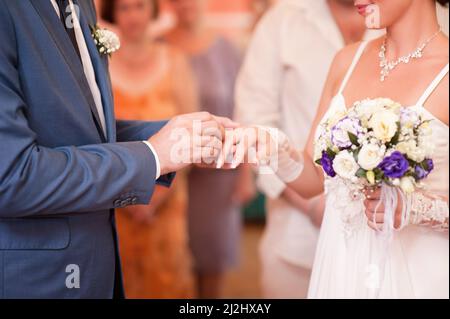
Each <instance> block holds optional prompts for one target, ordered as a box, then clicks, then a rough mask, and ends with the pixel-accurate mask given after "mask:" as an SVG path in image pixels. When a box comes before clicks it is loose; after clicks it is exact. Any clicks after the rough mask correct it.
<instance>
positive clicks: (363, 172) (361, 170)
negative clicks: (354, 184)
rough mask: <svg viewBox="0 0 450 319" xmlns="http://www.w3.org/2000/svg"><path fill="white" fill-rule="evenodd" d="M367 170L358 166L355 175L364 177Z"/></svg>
mask: <svg viewBox="0 0 450 319" xmlns="http://www.w3.org/2000/svg"><path fill="white" fill-rule="evenodd" d="M366 174H367V171H366V170H365V169H362V168H360V169H359V170H358V171H357V172H356V176H357V177H359V178H362V177H364V178H365V177H366Z"/></svg>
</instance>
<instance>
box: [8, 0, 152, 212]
mask: <svg viewBox="0 0 450 319" xmlns="http://www.w3.org/2000/svg"><path fill="white" fill-rule="evenodd" d="M0 42H1V43H2V45H1V46H0V145H1V146H0V218H17V217H26V216H34V215H49V214H65V213H78V212H80V213H82V212H91V211H99V210H106V209H111V208H116V207H122V206H126V205H129V204H147V203H148V202H149V201H150V198H151V195H152V193H153V189H154V184H155V181H154V176H155V173H156V163H155V159H154V157H153V154H152V152H151V151H150V150H149V148H148V147H147V146H146V145H145V144H144V143H142V142H124V143H114V144H102V145H87V146H81V147H73V146H67V147H59V148H47V147H45V146H42V145H39V144H38V143H37V142H36V140H37V139H36V133H35V132H34V131H33V130H32V129H31V128H30V125H29V123H28V121H27V105H26V103H25V102H24V100H25V99H24V98H23V94H22V92H21V86H20V75H19V72H18V70H17V62H18V56H17V51H16V45H17V43H16V38H15V30H14V26H13V23H12V21H11V17H10V16H9V12H8V8H7V6H6V5H5V2H4V1H3V0H0ZM43 103H45V102H43Z"/></svg>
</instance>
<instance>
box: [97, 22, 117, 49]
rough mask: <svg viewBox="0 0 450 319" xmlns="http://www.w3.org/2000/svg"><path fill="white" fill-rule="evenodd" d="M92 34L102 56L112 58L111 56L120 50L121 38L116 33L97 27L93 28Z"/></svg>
mask: <svg viewBox="0 0 450 319" xmlns="http://www.w3.org/2000/svg"><path fill="white" fill-rule="evenodd" d="M91 33H92V37H93V38H94V42H95V45H96V46H97V49H98V52H100V54H101V55H107V56H111V54H113V53H114V52H116V51H117V50H119V49H120V40H119V37H118V36H117V34H115V33H114V32H112V31H110V30H107V29H102V28H100V27H99V26H98V25H95V26H91Z"/></svg>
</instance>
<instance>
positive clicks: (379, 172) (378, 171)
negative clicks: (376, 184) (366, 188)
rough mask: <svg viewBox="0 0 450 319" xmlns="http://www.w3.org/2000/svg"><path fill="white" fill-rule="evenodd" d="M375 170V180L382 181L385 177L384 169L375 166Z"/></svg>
mask: <svg viewBox="0 0 450 319" xmlns="http://www.w3.org/2000/svg"><path fill="white" fill-rule="evenodd" d="M373 172H374V173H375V180H377V181H381V180H382V179H383V177H384V173H383V171H382V170H381V169H379V168H375V169H374V170H373Z"/></svg>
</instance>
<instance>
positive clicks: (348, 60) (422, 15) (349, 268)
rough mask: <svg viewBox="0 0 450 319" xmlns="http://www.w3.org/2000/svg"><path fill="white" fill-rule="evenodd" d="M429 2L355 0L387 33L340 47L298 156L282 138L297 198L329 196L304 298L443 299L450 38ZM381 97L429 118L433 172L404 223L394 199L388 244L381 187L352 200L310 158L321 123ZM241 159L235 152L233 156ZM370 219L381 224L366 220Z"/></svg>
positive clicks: (284, 170) (284, 165)
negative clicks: (373, 14) (384, 67)
mask: <svg viewBox="0 0 450 319" xmlns="http://www.w3.org/2000/svg"><path fill="white" fill-rule="evenodd" d="M435 2H436V1H434V0H396V1H392V0H390V1H389V0H370V1H369V0H357V1H355V6H356V7H357V9H358V11H359V12H360V13H361V14H362V15H364V16H367V14H368V13H369V11H368V8H370V7H368V5H372V6H373V5H375V6H376V9H378V13H379V18H380V24H379V25H378V26H377V27H378V28H386V30H387V35H386V36H385V37H383V38H380V39H377V40H374V41H371V42H363V43H359V44H356V45H352V46H349V47H347V48H345V49H343V50H342V51H341V52H340V53H338V55H337V56H336V58H335V60H334V63H333V65H332V67H331V70H330V74H329V77H328V80H327V84H326V86H325V89H324V93H323V97H322V100H321V103H320V106H319V111H318V114H317V117H316V120H315V123H314V125H313V132H312V133H311V136H310V138H309V143H308V147H307V149H306V150H305V151H304V152H303V153H302V156H293V154H294V155H295V150H293V148H292V147H290V146H289V145H286V143H284V144H283V147H278V148H277V150H276V152H277V154H276V155H277V157H278V167H277V169H276V174H277V175H278V177H280V179H282V180H283V181H285V182H286V183H288V184H289V186H290V187H292V188H293V189H295V190H296V191H297V192H298V193H299V194H300V195H301V196H303V197H312V196H314V195H317V194H319V193H320V192H322V191H323V190H324V189H325V193H326V195H327V201H326V211H325V217H324V221H323V225H322V229H321V233H320V237H319V244H318V249H317V253H316V257H315V262H314V267H313V274H312V279H311V284H310V290H309V297H310V298H448V297H449V237H448V236H449V235H448V195H449V146H448V144H449V127H448V122H449V108H448V106H449V93H448V89H449V82H448V71H449V66H448V58H449V55H448V53H449V52H448V38H447V37H446V36H445V35H443V34H442V33H441V32H439V30H440V29H439V25H438V22H437V18H436V7H435ZM444 2H446V3H448V1H444ZM372 22H373V20H372ZM416 50H419V52H421V53H422V54H421V55H415V57H411V56H410V57H409V58H408V59H407V58H405V59H401V60H402V61H401V62H399V63H393V67H392V68H390V69H389V70H386V71H385V73H384V78H382V77H381V76H380V72H381V62H386V61H389V62H390V61H399V60H400V59H399V60H397V59H398V58H400V57H403V56H406V57H407V56H408V54H409V53H410V52H414V51H416ZM384 51H385V54H384V55H383V54H382V53H383V52H384ZM379 97H383V98H390V99H392V100H394V101H397V102H399V103H401V104H402V105H405V106H406V105H411V107H412V108H416V109H417V110H419V111H420V112H422V113H423V115H424V116H425V117H428V118H429V119H431V120H432V121H431V128H432V130H433V133H432V134H433V140H434V141H435V152H434V155H433V160H434V164H435V169H434V171H433V172H432V173H431V174H430V175H429V177H428V178H427V179H426V180H425V184H426V187H425V188H424V189H421V190H420V192H416V193H413V195H411V196H408V204H409V205H408V207H410V208H409V210H410V214H411V216H414V218H411V219H410V220H409V221H408V223H407V224H405V223H402V225H400V222H399V220H401V218H402V205H404V203H403V204H399V207H398V208H397V211H396V212H395V215H394V216H395V219H396V223H395V225H396V227H397V228H398V229H396V230H394V234H393V238H392V239H391V240H390V241H389V242H388V244H387V245H386V240H385V239H383V237H382V236H380V233H379V232H378V230H379V229H380V226H381V224H382V223H383V221H384V213H385V212H384V211H383V207H381V206H380V207H379V208H377V211H375V209H374V207H376V206H377V205H376V204H377V203H378V200H379V192H378V191H377V192H375V193H373V194H370V193H369V196H367V197H366V199H365V200H362V199H355V198H354V197H352V196H351V195H350V192H349V190H348V189H347V188H346V186H345V185H343V184H341V183H340V182H339V181H338V179H328V178H324V174H323V172H322V169H321V168H319V167H317V166H315V165H314V163H313V161H312V158H313V155H312V154H313V149H314V140H315V137H316V136H317V134H320V132H316V131H317V130H318V129H317V127H319V124H320V123H321V122H322V121H324V120H326V119H328V118H329V117H330V116H335V114H339V113H342V111H345V108H348V107H350V106H351V105H353V103H354V102H356V101H360V100H363V99H367V98H369V99H375V98H379ZM236 140H237V141H238V142H239V138H237V139H236ZM255 143H256V144H257V146H258V147H260V148H261V149H263V148H267V145H266V144H265V145H264V147H262V146H261V145H262V144H263V141H262V139H259V140H257V141H255ZM247 147H248V145H247ZM297 155H300V154H298V152H297ZM241 157H242V155H237V153H236V155H235V161H239V160H240V159H241ZM299 158H300V159H299ZM260 160H261V158H260ZM374 214H375V216H374ZM374 217H375V219H376V221H377V222H378V224H373V223H372V222H371V221H372V220H374V219H373V218H374ZM400 226H401V227H400Z"/></svg>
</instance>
